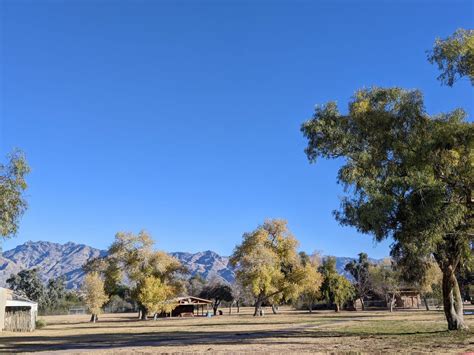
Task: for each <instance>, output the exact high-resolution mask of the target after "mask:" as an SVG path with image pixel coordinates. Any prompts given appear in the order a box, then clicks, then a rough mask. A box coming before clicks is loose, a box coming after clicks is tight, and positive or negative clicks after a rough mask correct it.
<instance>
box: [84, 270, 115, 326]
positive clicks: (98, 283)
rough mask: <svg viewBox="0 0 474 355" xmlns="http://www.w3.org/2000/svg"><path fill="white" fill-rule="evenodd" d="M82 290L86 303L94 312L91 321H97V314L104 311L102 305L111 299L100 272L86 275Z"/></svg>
mask: <svg viewBox="0 0 474 355" xmlns="http://www.w3.org/2000/svg"><path fill="white" fill-rule="evenodd" d="M82 291H83V293H84V297H83V298H84V303H85V304H86V306H87V308H88V309H89V311H90V312H91V314H92V318H91V321H92V322H94V323H95V322H96V321H97V316H98V315H99V314H101V313H102V306H103V305H104V304H105V303H106V302H107V301H108V300H109V296H107V294H106V293H105V290H104V281H103V280H102V279H101V277H100V275H99V273H97V272H91V273H89V274H87V275H86V276H85V278H84V283H83V284H82Z"/></svg>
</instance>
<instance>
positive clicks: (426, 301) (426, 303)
mask: <svg viewBox="0 0 474 355" xmlns="http://www.w3.org/2000/svg"><path fill="white" fill-rule="evenodd" d="M423 301H424V302H425V308H426V310H427V311H429V310H430V305H429V304H428V298H427V297H426V296H423Z"/></svg>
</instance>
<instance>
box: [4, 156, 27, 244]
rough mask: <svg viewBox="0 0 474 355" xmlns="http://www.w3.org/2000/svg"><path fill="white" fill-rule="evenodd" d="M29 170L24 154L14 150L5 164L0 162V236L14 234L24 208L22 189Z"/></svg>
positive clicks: (25, 205)
mask: <svg viewBox="0 0 474 355" xmlns="http://www.w3.org/2000/svg"><path fill="white" fill-rule="evenodd" d="M29 172H30V168H29V166H28V163H27V162H26V158H25V155H24V154H23V153H22V152H21V151H19V150H15V151H14V152H13V153H12V154H10V155H9V156H8V163H7V164H0V238H9V237H12V236H14V235H16V233H17V231H18V224H19V220H20V217H21V216H22V215H23V213H24V212H25V210H26V207H27V203H26V200H25V198H24V191H25V190H26V188H27V184H26V180H25V178H26V175H27V174H28V173H29Z"/></svg>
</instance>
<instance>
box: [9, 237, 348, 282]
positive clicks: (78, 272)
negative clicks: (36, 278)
mask: <svg viewBox="0 0 474 355" xmlns="http://www.w3.org/2000/svg"><path fill="white" fill-rule="evenodd" d="M106 254H107V252H106V251H105V250H101V249H97V248H94V247H91V246H89V245H86V244H82V243H75V242H67V243H64V244H61V243H55V242H49V241H36V242H33V241H27V242H25V243H24V244H21V245H17V246H16V247H15V248H13V249H10V250H7V251H4V252H2V253H1V254H0V287H4V286H6V280H7V279H8V278H9V277H10V275H11V274H16V273H18V272H19V271H21V270H23V269H32V268H37V269H38V271H39V274H40V277H41V280H42V281H43V282H44V283H46V282H47V280H49V279H50V278H57V277H60V276H64V277H65V279H66V287H67V288H68V289H76V288H79V287H80V285H81V284H82V281H83V278H84V272H83V270H82V265H83V264H84V263H85V262H87V261H88V260H90V259H92V258H95V257H99V256H105V255H106ZM169 254H170V255H172V256H173V257H175V258H177V259H178V260H179V261H180V262H181V263H182V264H183V265H184V266H186V267H187V268H188V270H189V273H190V275H196V274H199V275H201V276H202V277H203V278H205V279H207V280H209V279H211V278H218V279H220V280H222V281H226V282H232V281H234V279H235V274H234V271H233V268H232V266H231V265H230V262H229V259H230V257H228V256H222V255H219V254H218V253H216V252H214V251H212V250H205V251H200V252H196V253H192V252H184V251H175V252H170V253H169ZM354 259H355V258H350V257H336V267H337V270H338V272H339V273H341V274H344V275H345V276H346V277H349V278H351V277H350V275H348V274H347V272H345V271H344V265H345V264H346V263H348V262H349V261H351V260H354Z"/></svg>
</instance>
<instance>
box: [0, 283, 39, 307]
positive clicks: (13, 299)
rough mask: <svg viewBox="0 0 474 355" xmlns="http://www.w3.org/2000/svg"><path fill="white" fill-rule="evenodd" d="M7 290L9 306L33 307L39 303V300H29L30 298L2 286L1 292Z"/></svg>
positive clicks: (7, 304)
mask: <svg viewBox="0 0 474 355" xmlns="http://www.w3.org/2000/svg"><path fill="white" fill-rule="evenodd" d="M2 291H3V292H5V295H6V306H7V307H31V306H36V305H38V303H37V302H34V301H32V300H29V299H28V298H26V297H24V296H22V295H20V294H18V293H16V292H14V291H13V290H10V289H8V288H3V287H0V292H2Z"/></svg>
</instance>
